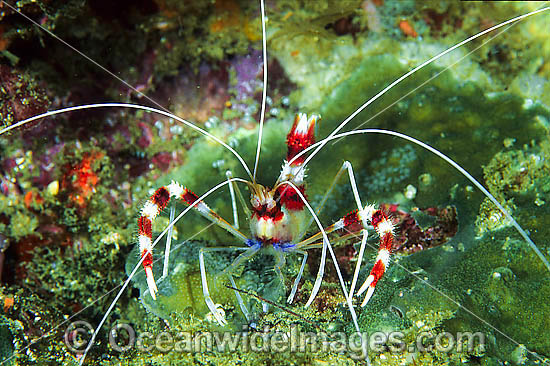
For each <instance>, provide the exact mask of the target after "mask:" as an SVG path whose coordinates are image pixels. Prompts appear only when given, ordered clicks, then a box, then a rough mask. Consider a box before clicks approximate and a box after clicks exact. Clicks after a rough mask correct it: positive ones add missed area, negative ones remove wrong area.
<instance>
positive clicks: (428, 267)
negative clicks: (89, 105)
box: [31, 35, 544, 343]
mask: <svg viewBox="0 0 550 366" xmlns="http://www.w3.org/2000/svg"><path fill="white" fill-rule="evenodd" d="M317 36H318V35H317ZM300 50H301V51H302V52H305V48H301V49H300ZM289 53H290V52H289ZM373 64H374V63H373ZM363 67H365V66H364V65H363ZM299 77H300V75H299V74H298V75H296V78H299ZM378 82H379V83H380V81H378ZM436 86H438V87H441V86H440V85H436ZM438 90H445V89H436V91H438ZM401 92H402V91H400V93H401ZM365 94H366V93H365ZM435 94H437V92H436V93H435ZM473 94H474V96H475V97H478V98H481V96H480V95H478V94H476V93H475V90H474V92H473ZM421 97H422V96H421ZM424 97H425V95H424ZM430 97H434V95H433V91H432V94H430ZM361 98H362V96H361ZM348 102H349V101H348ZM417 102H418V104H419V105H420V104H422V98H420V100H417ZM312 103H313V102H312ZM349 103H350V104H353V103H351V102H349ZM425 104H426V102H424V105H425ZM457 106H458V107H460V103H457V105H455V108H456V107H457ZM352 107H353V108H355V105H354V106H352ZM333 108H334V106H333ZM335 109H336V108H335ZM407 110H408V111H409V113H410V114H412V112H410V110H409V109H407ZM415 112H416V113H417V114H414V115H415V116H416V120H417V121H418V120H421V121H422V118H419V117H421V116H419V114H418V113H419V111H418V110H416V111H415ZM455 112H456V110H455ZM401 113H402V111H401ZM322 114H323V117H324V120H325V121H326V122H325V123H327V124H325V126H327V125H328V126H329V127H326V128H327V129H328V128H330V123H329V122H327V121H329V120H330V119H329V118H327V114H329V111H326V112H325V111H323V112H322ZM342 119H343V118H339V117H338V118H337V117H334V120H336V121H341V120H342ZM424 122H425V120H424ZM387 123H390V122H387ZM408 123H409V122H408ZM396 126H397V127H396V129H399V128H398V126H399V125H396ZM408 127H409V128H410V126H408ZM424 127H426V126H424ZM446 128H449V126H446ZM446 131H450V128H449V130H446ZM432 132H433V131H432ZM449 133H450V132H449ZM455 133H456V132H455ZM324 135H326V133H325V134H324ZM513 135H514V136H515V138H517V139H519V140H520V141H521V138H520V137H519V134H518V133H514V134H513ZM484 136H486V135H484V134H482V137H484ZM423 139H425V138H424V137H423ZM426 139H427V140H429V138H426ZM445 139H446V140H445V141H449V140H450V139H451V136H447V137H445ZM494 139H497V138H494ZM497 140H499V139H497ZM381 141H383V140H382V139H381ZM526 141H527V140H526ZM447 143H448V144H449V145H450V146H449V147H450V148H452V149H456V148H457V146H456V144H453V143H449V142H447ZM518 143H519V142H518ZM383 144H384V142H381V145H383ZM373 145H374V144H373ZM337 147H338V145H335V148H337ZM533 147H534V146H533ZM391 149H392V150H395V148H393V147H392V148H391ZM495 149H496V148H495ZM368 150H373V151H375V152H376V154H377V155H378V157H380V154H382V155H383V154H384V153H383V152H384V150H385V149H382V148H380V147H378V148H377V147H376V146H372V145H371V146H369V148H368ZM406 151H407V150H405V152H406ZM496 151H498V150H496ZM344 153H345V151H338V154H336V153H335V152H334V150H333V151H332V154H333V155H338V156H345V155H344ZM361 153H362V154H364V155H365V159H367V158H370V156H369V154H368V151H367V152H366V151H361ZM477 154H481V153H480V152H478V153H477ZM490 154H491V155H492V154H494V152H491V153H490ZM273 155H275V153H274V154H273ZM353 155H354V156H352V157H351V158H350V160H352V158H355V159H358V158H360V156H359V157H358V156H357V155H359V154H358V153H357V152H355V154H353ZM481 155H483V154H481ZM279 158H280V156H277V159H275V158H274V160H277V163H275V164H276V165H275V166H276V168H275V169H273V168H272V169H269V170H271V173H270V174H269V175H270V176H273V175H276V174H272V173H273V171H274V170H275V171H278V164H279V161H280V159H279ZM318 159H319V160H321V161H322V162H323V163H322V164H323V165H327V164H328V163H327V162H330V161H331V160H332V159H329V158H326V157H322V158H318ZM376 159H377V158H376V157H375V158H374V160H376ZM391 159H392V157H391V155H390V156H388V160H389V161H391ZM501 160H502V159H501ZM263 163H264V162H262V164H263ZM311 163H312V164H314V163H315V160H313V161H312V162H311ZM476 163H477V164H478V165H479V164H480V163H479V162H476ZM265 164H266V165H267V164H268V163H267V162H266V163H265ZM340 164H341V162H336V163H335V165H336V166H337V165H340ZM429 165H430V174H431V175H432V178H431V179H435V180H436V181H437V182H438V184H437V186H431V188H430V189H431V190H432V192H430V193H431V194H430V195H428V194H425V195H424V197H422V195H421V193H422V192H420V193H419V194H418V196H417V198H416V199H417V200H418V202H419V203H418V205H419V206H420V205H421V204H422V203H420V202H423V201H422V200H427V198H426V196H431V197H430V200H431V204H430V203H428V205H430V206H431V207H433V206H434V205H435V204H436V203H434V202H435V201H437V200H438V197H439V200H441V201H444V202H448V201H449V199H447V198H442V197H444V196H445V197H446V196H447V193H448V191H450V189H449V187H445V188H444V187H440V186H439V182H441V181H444V179H443V178H442V177H441V176H440V175H438V174H436V171H437V169H438V168H437V164H436V163H435V162H429ZM77 166H78V167H79V168H80V170H82V168H83V167H84V166H83V165H82V166H80V165H77ZM358 166H359V167H362V166H365V163H362V162H361V161H360V162H354V167H355V170H356V171H357V167H358ZM378 168H380V165H379V166H378ZM468 168H469V169H470V167H468ZM71 169H72V170H71ZM71 169H70V171H73V170H74V169H75V167H74V166H73V165H71ZM315 169H316V167H315V166H314V165H312V168H311V172H312V173H310V174H313V171H314V170H315ZM477 169H478V170H479V167H478V168H477ZM317 170H321V169H319V168H317ZM326 170H330V169H329V168H327V167H323V169H322V171H323V172H324V171H326ZM336 170H337V168H336V169H334V171H336ZM263 175H267V174H265V173H264V174H262V176H263ZM312 179H313V181H316V182H319V183H321V184H322V182H321V179H320V178H315V177H312ZM455 179H456V177H455ZM184 183H185V184H186V186H188V187H189V188H192V189H197V186H196V185H192V184H191V183H189V182H188V181H186V182H184ZM369 183H370V184H373V182H372V181H370V182H369ZM387 185H389V186H394V185H396V184H394V183H391V182H390V183H389V184H387ZM417 185H418V184H417ZM442 185H443V184H442ZM311 186H313V184H311ZM154 188H156V187H154ZM312 188H313V187H312ZM96 190H97V188H96ZM319 190H320V191H322V188H319ZM392 190H393V189H392ZM399 190H401V188H400V189H395V190H394V191H399ZM438 190H439V192H438ZM442 191H444V192H445V194H442V193H441V192H442ZM312 193H313V191H312ZM371 193H372V192H371ZM374 193H376V192H374ZM340 194H345V193H340ZM457 194H464V195H473V193H468V190H467V189H466V188H461V186H460V185H459V187H458V188H457V189H455V195H457ZM31 198H32V196H31ZM366 198H367V199H369V200H375V199H376V200H382V199H384V196H383V194H381V195H379V196H376V195H373V196H372V197H366ZM226 200H227V198H226ZM348 202H352V200H349V201H348ZM390 202H391V201H390ZM423 204H425V203H423ZM437 204H439V202H437ZM464 206H467V205H462V206H461V207H459V214H460V215H462V217H461V223H464V221H467V219H465V218H464V215H471V216H472V217H474V216H477V212H474V210H472V209H469V208H468V207H464ZM337 209H338V207H336V208H332V210H333V211H334V210H337ZM345 209H346V210H349V209H350V207H346V208H345ZM136 210H137V209H136ZM461 210H464V211H465V213H464V212H463V213H460V212H461ZM476 210H477V209H476ZM492 213H494V212H492ZM329 214H330V215H333V214H334V213H333V212H332V213H331V212H329V213H328V214H327V215H329ZM459 217H460V216H459ZM327 222H330V220H327ZM471 224H472V222H470V225H471ZM466 226H468V225H466ZM539 230H541V229H539ZM469 234H470V235H472V233H469ZM81 235H82V234H81ZM457 235H459V234H457ZM462 235H463V236H462V239H461V241H466V239H465V238H467V237H465V236H464V232H462ZM510 235H512V234H510ZM485 240H487V239H486V238H485ZM492 240H495V241H496V240H500V239H499V238H498V236H496V238H495V239H489V241H492ZM537 242H539V241H537ZM485 243H486V242H485ZM455 244H456V247H453V246H452V245H451V246H449V247H448V248H447V249H448V250H453V249H455V253H454V254H453V255H454V256H459V255H460V254H459V253H458V252H460V250H459V248H460V246H459V245H458V244H459V243H458V242H455ZM463 244H464V246H466V247H469V248H471V246H472V245H473V244H469V245H468V243H463ZM506 245H507V246H512V247H513V249H514V250H516V251H518V247H519V246H518V245H516V244H515V243H514V240H513V238H511V239H509V240H508V243H507V244H506ZM487 246H490V245H487ZM491 247H492V248H493V249H494V248H495V245H492V246H491ZM498 247H499V246H498ZM498 247H496V248H497V249H498ZM441 252H443V251H440V252H439V253H438V252H436V251H431V252H430V253H429V256H428V255H427V254H425V255H423V256H419V257H417V259H415V260H418V261H430V262H432V263H435V264H431V263H429V262H428V263H426V262H424V263H422V264H423V265H422V266H421V267H422V268H423V269H424V271H426V272H427V273H435V274H434V275H433V276H437V272H438V270H437V267H435V268H436V269H435V270H434V266H437V265H438V264H437V263H439V265H441V264H440V263H447V264H452V262H448V261H444V260H442V259H440V258H441V257H443V255H444V253H441ZM466 253H468V252H467V251H466ZM470 253H471V252H470ZM519 254H520V255H521V256H522V257H524V256H527V255H528V254H526V253H524V252H521V250H519ZM467 255H468V254H464V255H463V256H462V257H464V256H467ZM497 255H498V254H497ZM418 258H420V259H418ZM427 258H430V259H427ZM528 259H529V258H528ZM411 260H412V259H411ZM518 260H519V259H518ZM404 261H405V260H404ZM535 262H536V259H535V260H532V264H530V265H529V266H533V267H534V268H536V266H537V264H535ZM469 263H472V261H471V259H470V262H469ZM522 263H525V260H523V262H522ZM527 263H531V260H530V259H529V262H527ZM515 266H516V267H519V268H521V266H519V265H518V264H517V263H516V264H515ZM92 268H93V267H92ZM466 268H467V267H466ZM467 269H468V268H467ZM495 269H496V268H495ZM439 270H440V271H444V270H445V268H439ZM459 270H460V267H458V268H455V271H459ZM468 270H469V271H476V272H478V271H480V270H479V269H478V268H475V269H474V267H470V269H468ZM431 271H433V272H431ZM515 272H517V270H516V271H514V272H513V273H512V275H510V272H509V271H507V270H505V269H502V270H500V272H499V271H494V273H493V274H494V276H493V277H494V278H495V279H497V278H498V277H499V276H498V274H501V277H502V278H508V281H510V280H514V273H515ZM541 272H542V271H541ZM455 273H456V272H455ZM480 273H481V274H479V275H478V276H475V278H473V280H474V281H483V282H487V279H486V278H484V277H483V275H484V274H485V273H484V272H480ZM543 273H544V272H542V274H543ZM522 275H523V276H525V274H522ZM395 278H397V279H398V280H399V277H398V276H396V277H395ZM430 279H431V280H433V278H430ZM453 279H455V280H456V278H453ZM462 281H463V283H464V285H466V286H468V285H469V284H470V283H469V282H468V281H471V278H469V279H467V280H465V279H463V280H462ZM491 281H492V282H489V283H488V285H487V286H488V287H489V288H491V287H496V289H493V295H495V296H496V295H499V294H500V295H505V294H504V293H503V292H504V291H505V290H506V287H502V286H501V287H499V285H498V283H495V282H494V281H493V280H491ZM439 282H440V284H441V283H445V281H444V280H440V281H439ZM397 283H399V284H400V285H402V284H403V282H402V281H401V282H397ZM380 290H382V289H378V291H380ZM415 291H416V292H415ZM465 291H466V290H465ZM476 291H478V292H479V291H480V290H479V288H473V293H474V296H476V295H477V296H480V293H477V294H476ZM410 293H411V294H418V293H419V290H415V289H414V288H413V289H411V290H410ZM379 295H380V296H378V297H379V298H380V297H381V298H382V299H384V295H381V294H379ZM407 296H411V295H408V294H405V298H407ZM375 299H376V297H375V298H374V299H373V300H375ZM466 299H467V298H466ZM397 300H399V299H397ZM497 300H498V298H497V299H496V300H492V301H495V302H497ZM399 301H401V302H400V303H399ZM399 301H398V303H397V304H395V303H392V304H391V305H392V306H395V307H400V308H401V309H405V310H409V309H407V308H406V306H407V303H406V302H404V300H399ZM409 301H410V300H409ZM470 301H471V302H474V301H472V300H470ZM474 303H475V302H474ZM373 305H374V304H373ZM423 305H425V304H423ZM408 306H410V304H408ZM379 309H380V308H379ZM369 310H370V311H372V312H373V313H376V312H377V309H376V306H373V307H372V308H370V309H369ZM478 310H480V309H478ZM400 311H404V310H400ZM496 311H497V313H498V312H499V311H500V312H502V311H503V309H496ZM440 313H441V314H442V313H443V311H440ZM441 314H440V315H441ZM362 315H363V316H367V312H365V313H364V314H362ZM453 319H455V318H453ZM456 319H458V320H455V322H460V321H464V320H463V319H462V320H461V319H460V318H456ZM417 320H421V319H419V318H417ZM526 343H527V342H526Z"/></svg>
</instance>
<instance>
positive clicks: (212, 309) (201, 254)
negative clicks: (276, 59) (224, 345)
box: [199, 246, 260, 326]
mask: <svg viewBox="0 0 550 366" xmlns="http://www.w3.org/2000/svg"><path fill="white" fill-rule="evenodd" d="M259 249H260V247H259V246H253V247H247V248H245V247H239V248H237V247H221V248H201V249H200V251H199V266H200V271H201V282H202V293H203V296H204V301H205V302H206V306H208V309H209V310H210V312H211V313H212V314H213V315H214V317H215V318H216V320H217V321H218V323H219V324H220V325H221V326H224V325H226V324H227V321H226V320H225V319H224V318H223V317H222V315H221V314H220V312H219V311H218V309H217V308H216V305H215V304H214V302H213V301H212V298H211V297H210V291H209V290H208V281H207V279H206V268H205V265H204V252H236V251H244V253H241V254H239V256H238V257H237V258H236V259H235V260H234V261H233V263H232V264H231V265H230V266H229V267H227V268H226V269H225V270H224V271H223V272H222V274H225V275H227V276H228V277H229V278H230V281H231V284H232V285H233V287H235V288H236V286H235V284H234V281H233V277H232V276H231V270H232V269H233V268H234V267H236V266H238V265H239V264H240V263H241V262H242V261H244V260H245V259H246V258H250V257H251V256H253V255H254V254H256V252H257V251H258V250H259ZM236 262H238V263H237V264H236V265H235V263H236ZM228 269H231V270H228ZM217 278H218V275H216V276H215V277H214V282H216V281H217ZM234 292H235V296H236V297H237V301H238V302H239V306H240V307H241V310H242V309H243V308H244V310H243V314H244V316H245V317H246V318H247V319H248V317H249V312H248V310H247V309H246V306H245V305H244V302H243V300H242V298H241V295H240V294H239V293H238V291H235V290H234Z"/></svg>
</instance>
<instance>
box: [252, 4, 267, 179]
mask: <svg viewBox="0 0 550 366" xmlns="http://www.w3.org/2000/svg"><path fill="white" fill-rule="evenodd" d="M260 8H261V11H262V55H263V61H264V62H263V63H264V86H263V90H262V110H261V112H260V129H259V130H258V147H257V148H256V160H255V162H254V175H253V177H252V182H254V183H255V182H256V171H257V170H258V162H259V161H260V150H261V148H262V134H263V131H264V120H265V100H266V98H267V41H266V39H265V38H266V37H265V8H264V0H260Z"/></svg>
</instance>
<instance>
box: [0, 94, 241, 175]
mask: <svg viewBox="0 0 550 366" xmlns="http://www.w3.org/2000/svg"><path fill="white" fill-rule="evenodd" d="M112 107H116V108H131V109H141V110H144V111H147V112H153V113H158V114H162V115H163V116H166V117H169V118H173V119H175V120H176V121H178V122H181V123H183V124H184V125H186V126H187V127H190V128H192V129H194V130H195V131H198V132H200V133H201V134H203V135H204V136H206V137H208V138H211V139H212V140H214V141H216V142H217V143H218V144H220V145H222V146H223V147H225V148H226V149H227V150H229V151H230V152H231V153H232V154H233V155H235V157H236V158H237V159H238V160H239V161H240V162H241V164H242V166H243V168H244V170H246V172H247V174H248V176H249V177H250V178H252V173H251V172H250V169H248V166H247V165H246V163H245V161H244V160H243V158H242V157H241V156H240V155H239V153H237V152H236V151H235V150H234V149H233V148H232V147H231V146H229V145H227V144H226V143H225V142H223V141H222V140H220V139H219V138H217V137H216V136H214V135H212V134H211V133H209V132H207V131H205V130H203V129H202V128H200V127H197V126H195V125H194V124H193V123H191V122H189V121H186V120H184V119H183V118H180V117H178V116H176V115H175V114H172V113H170V112H167V111H164V110H160V109H157V108H153V107H147V106H144V105H139V104H130V103H96V104H85V105H77V106H73V107H67V108H63V109H57V110H55V111H49V112H45V113H42V114H38V115H36V116H33V117H30V118H27V119H24V120H22V121H19V122H17V123H14V124H13V125H11V126H8V127H6V128H4V129H2V130H0V135H2V134H4V133H6V132H8V131H11V130H13V129H15V128H17V127H20V126H23V125H25V124H27V123H29V122H32V121H36V120H38V119H42V118H45V117H49V116H55V115H57V114H62V113H67V112H73V111H78V110H84V109H93V108H112Z"/></svg>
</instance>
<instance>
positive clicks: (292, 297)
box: [286, 250, 307, 304]
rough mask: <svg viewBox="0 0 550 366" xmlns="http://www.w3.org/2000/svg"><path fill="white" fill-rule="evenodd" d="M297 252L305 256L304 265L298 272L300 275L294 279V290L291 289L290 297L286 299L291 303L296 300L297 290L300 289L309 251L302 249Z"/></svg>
mask: <svg viewBox="0 0 550 366" xmlns="http://www.w3.org/2000/svg"><path fill="white" fill-rule="evenodd" d="M295 252H296V253H300V254H302V255H303V256H304V258H303V259H302V265H301V266H300V271H299V272H298V275H297V276H296V279H295V280H294V284H293V285H292V290H290V295H288V298H287V299H286V302H287V303H289V304H292V301H293V300H294V296H295V295H296V291H297V290H298V284H299V283H300V280H301V279H302V274H303V273H304V268H305V266H306V261H307V252H306V251H302V250H296V251H295Z"/></svg>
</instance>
